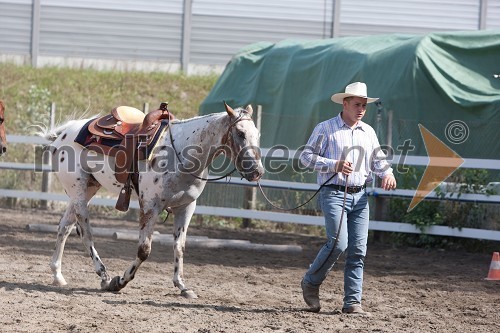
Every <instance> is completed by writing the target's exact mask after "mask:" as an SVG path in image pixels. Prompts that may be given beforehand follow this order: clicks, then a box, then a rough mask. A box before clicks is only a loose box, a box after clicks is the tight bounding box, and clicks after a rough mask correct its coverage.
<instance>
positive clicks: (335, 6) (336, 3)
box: [330, 0, 340, 38]
mask: <svg viewBox="0 0 500 333" xmlns="http://www.w3.org/2000/svg"><path fill="white" fill-rule="evenodd" d="M339 35H340V0H332V28H331V32H330V36H331V37H332V38H335V37H339Z"/></svg>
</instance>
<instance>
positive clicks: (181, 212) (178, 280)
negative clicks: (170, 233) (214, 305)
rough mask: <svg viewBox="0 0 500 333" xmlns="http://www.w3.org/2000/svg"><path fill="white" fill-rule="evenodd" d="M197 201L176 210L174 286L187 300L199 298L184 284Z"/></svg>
mask: <svg viewBox="0 0 500 333" xmlns="http://www.w3.org/2000/svg"><path fill="white" fill-rule="evenodd" d="M195 208H196V201H193V202H191V203H190V204H188V205H187V206H185V207H183V208H182V209H180V208H175V209H174V279H173V282H174V286H176V287H177V288H179V289H180V290H181V296H184V297H186V298H198V296H197V295H196V294H195V293H194V291H192V290H191V289H188V288H186V285H185V284H184V280H183V275H184V250H185V245H186V235H187V229H188V226H189V222H190V221H191V217H192V216H193V214H194V209H195Z"/></svg>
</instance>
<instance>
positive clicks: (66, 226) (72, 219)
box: [50, 202, 76, 286]
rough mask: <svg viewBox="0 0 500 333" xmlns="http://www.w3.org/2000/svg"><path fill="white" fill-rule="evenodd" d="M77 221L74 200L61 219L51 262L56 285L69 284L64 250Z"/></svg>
mask: <svg viewBox="0 0 500 333" xmlns="http://www.w3.org/2000/svg"><path fill="white" fill-rule="evenodd" d="M75 223H76V216H75V209H74V205H73V203H72V202H70V203H69V205H68V208H66V211H65V212H64V215H63V216H62V217H61V220H60V221H59V228H58V230H57V240H56V247H55V250H54V254H53V255H52V260H51V262H50V269H51V270H52V274H53V275H54V281H53V282H52V284H53V285H55V286H65V285H66V284H67V282H66V280H65V279H64V276H63V275H62V272H61V268H62V256H63V251H64V245H65V244H66V240H67V239H68V236H69V235H70V233H71V229H73V226H74V225H75Z"/></svg>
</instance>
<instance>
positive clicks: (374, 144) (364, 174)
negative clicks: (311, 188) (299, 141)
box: [300, 114, 392, 186]
mask: <svg viewBox="0 0 500 333" xmlns="http://www.w3.org/2000/svg"><path fill="white" fill-rule="evenodd" d="M339 160H346V161H349V162H351V163H352V164H353V169H354V171H353V172H352V173H351V174H350V175H349V183H348V184H347V185H348V186H360V185H364V184H365V183H369V182H371V181H372V180H373V178H372V176H371V173H372V172H373V173H374V174H376V175H377V176H379V177H381V178H382V177H384V176H386V175H389V174H392V168H391V166H390V164H389V163H388V162H387V160H386V155H385V154H384V152H383V151H382V150H381V149H380V144H379V142H378V139H377V135H376V134H375V131H374V130H373V128H372V127H371V126H370V125H368V124H366V123H364V122H362V121H359V122H358V124H356V126H355V127H354V128H350V127H349V126H347V125H346V124H345V123H344V120H342V117H341V115H340V114H339V115H338V116H336V117H334V118H331V119H328V120H326V121H324V122H321V123H319V124H318V125H317V126H316V127H315V128H314V131H313V132H312V134H311V137H310V138H309V141H307V145H306V147H304V150H303V151H302V153H301V155H300V162H301V163H302V164H303V165H304V166H306V167H308V168H311V169H313V170H315V171H317V172H318V177H317V181H318V184H319V185H321V184H323V183H325V182H326V181H327V180H328V179H329V178H330V177H331V176H333V174H334V173H335V164H336V163H337V161H339ZM328 184H337V185H346V184H345V175H344V174H342V173H338V174H337V175H336V176H335V177H334V178H333V179H331V180H330V181H329V182H328Z"/></svg>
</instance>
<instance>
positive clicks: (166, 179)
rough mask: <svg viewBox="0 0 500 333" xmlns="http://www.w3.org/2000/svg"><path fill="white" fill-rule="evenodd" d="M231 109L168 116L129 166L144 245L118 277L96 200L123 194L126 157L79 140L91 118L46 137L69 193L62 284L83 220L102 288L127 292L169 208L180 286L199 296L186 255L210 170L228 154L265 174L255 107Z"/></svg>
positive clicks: (60, 243) (61, 239)
mask: <svg viewBox="0 0 500 333" xmlns="http://www.w3.org/2000/svg"><path fill="white" fill-rule="evenodd" d="M224 108H225V112H220V113H214V114H210V115H205V116H199V117H194V118H191V119H186V120H177V119H172V118H171V117H168V115H167V116H166V118H168V119H170V121H169V126H168V127H166V128H165V130H163V131H161V133H160V134H159V135H158V136H157V138H156V143H155V145H154V147H153V148H152V151H151V152H150V153H148V158H143V159H138V160H136V161H135V162H134V163H135V167H136V168H134V169H133V170H132V169H127V168H125V171H127V172H131V173H134V174H135V175H136V176H137V178H136V182H135V183H134V184H133V188H134V191H132V197H133V198H136V199H137V200H138V202H139V243H138V249H137V255H136V258H135V259H134V261H133V262H132V264H131V265H130V266H129V268H128V269H126V270H125V272H124V273H123V275H122V276H116V277H114V278H111V277H110V276H109V274H108V271H107V269H106V267H105V265H104V263H103V262H102V260H101V258H100V257H99V254H98V252H97V250H96V248H95V246H94V240H93V236H92V228H91V225H90V222H89V210H88V203H89V201H90V199H91V198H92V197H93V196H94V195H95V194H96V193H97V191H98V190H99V189H100V188H105V189H107V190H108V191H110V192H112V193H116V195H117V196H119V195H120V193H122V192H123V189H124V184H123V182H121V181H119V180H118V179H117V162H119V159H118V157H117V155H113V154H105V153H102V154H101V153H99V152H97V151H96V150H95V149H89V148H88V146H85V145H82V144H81V142H80V143H79V142H76V141H75V140H76V139H77V137H78V135H79V134H80V133H81V132H82V128H84V127H85V126H87V128H88V129H89V130H91V129H90V127H89V122H90V120H91V119H80V120H71V121H69V122H67V123H65V124H63V125H62V126H60V127H58V128H56V129H55V130H53V131H52V132H49V133H45V134H44V135H43V136H44V137H45V138H46V139H48V140H50V141H52V142H51V144H50V145H49V147H48V150H47V151H49V152H50V153H51V157H52V166H53V168H54V170H55V173H56V175H57V177H58V179H59V180H60V182H61V183H62V186H63V187H64V190H65V192H66V193H67V195H68V196H69V203H68V207H67V208H66V211H65V212H64V214H63V216H62V218H61V220H60V222H59V227H58V232H57V239H56V246H55V251H54V253H53V256H52V260H51V263H50V267H51V269H52V273H53V277H54V280H53V284H54V285H58V286H63V285H66V284H67V282H66V280H65V278H64V276H63V274H62V257H63V251H64V246H65V243H66V240H67V238H68V236H69V234H70V233H71V230H72V228H73V226H74V225H75V224H76V225H77V229H78V231H79V235H80V237H81V239H82V242H83V245H84V248H85V250H86V251H88V254H89V255H90V258H91V259H92V263H93V265H94V269H95V272H96V274H97V275H98V276H99V277H100V281H101V289H102V290H107V291H119V290H121V289H122V288H124V287H125V286H126V285H127V284H128V283H129V282H130V281H131V280H133V279H134V276H135V274H136V272H137V271H138V269H139V267H140V266H141V264H142V263H143V262H144V261H145V260H147V259H148V257H149V255H150V253H151V244H152V238H153V237H152V236H153V231H154V226H155V223H156V221H157V219H158V216H159V214H160V213H161V212H162V211H163V210H168V211H169V212H171V213H172V214H173V216H174V230H173V234H174V245H173V249H174V272H173V283H174V286H175V287H177V288H179V289H180V291H181V295H183V296H185V297H188V298H195V297H196V293H195V292H194V291H192V290H191V289H189V288H187V287H186V284H185V283H184V279H183V266H184V260H183V258H184V248H185V242H186V232H187V230H188V226H189V223H190V220H191V217H192V216H193V213H194V210H195V207H196V200H197V198H198V197H199V196H200V195H201V193H202V191H203V189H204V188H205V184H206V182H207V180H208V179H207V176H208V167H209V166H210V164H211V163H212V161H213V160H214V159H215V157H217V156H218V155H220V154H224V155H226V156H227V157H228V158H230V159H231V161H232V162H233V163H234V165H235V168H236V170H237V171H238V172H239V173H240V174H241V176H242V177H243V178H245V179H247V180H248V181H258V180H259V179H260V178H261V177H262V175H263V173H264V168H263V166H262V162H261V155H260V149H259V147H258V142H259V140H258V139H259V135H260V134H259V131H258V130H257V128H256V127H255V124H254V122H253V120H252V112H253V110H252V107H251V106H250V105H249V106H247V107H246V108H236V109H233V108H231V107H230V106H229V105H227V104H226V103H225V102H224ZM159 110H161V108H160V109H159ZM122 111H123V110H122ZM135 117H137V118H135ZM146 117H147V116H146ZM127 119H130V118H127ZM134 119H135V120H134ZM144 119H145V118H144V117H141V116H140V115H138V114H136V115H135V116H132V120H128V121H129V122H130V121H135V122H136V124H139V123H140V124H143V122H144ZM115 120H116V119H115ZM115 120H112V119H110V121H115ZM141 121H142V122H141ZM116 124H117V123H116V122H115V125H116ZM115 127H116V126H115ZM139 127H140V126H139ZM107 133H111V130H108V132H107ZM77 141H78V140H77ZM134 147H135V146H134ZM120 170H121V171H123V169H120ZM130 170H132V171H130ZM127 178H128V176H127V177H125V178H121V179H122V180H123V179H127Z"/></svg>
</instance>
